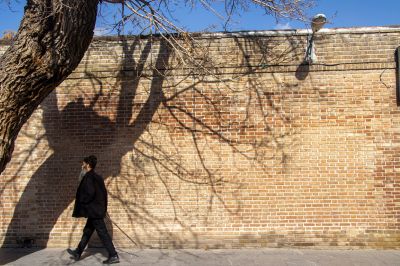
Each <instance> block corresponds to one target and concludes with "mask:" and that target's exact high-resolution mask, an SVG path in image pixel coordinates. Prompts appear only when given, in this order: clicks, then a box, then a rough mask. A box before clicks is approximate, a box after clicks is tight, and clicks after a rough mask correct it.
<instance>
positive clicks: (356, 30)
mask: <svg viewBox="0 0 400 266" xmlns="http://www.w3.org/2000/svg"><path fill="white" fill-rule="evenodd" d="M390 32H400V25H391V26H376V27H375V26H374V27H351V28H323V29H321V30H320V31H318V32H317V33H316V34H318V35H333V34H363V33H365V34H369V33H370V34H372V33H390ZM311 33H312V32H311V29H287V30H256V31H234V32H212V33H202V32H193V33H192V34H193V36H195V37H197V38H207V39H208V38H214V39H215V38H233V37H237V38H240V37H243V38H244V37H262V36H270V37H279V36H293V35H309V34H311ZM156 36H157V35H156ZM148 37H149V35H122V36H94V37H93V41H120V40H123V39H136V38H144V39H145V38H148ZM11 42H12V41H11V40H0V45H10V44H11Z"/></svg>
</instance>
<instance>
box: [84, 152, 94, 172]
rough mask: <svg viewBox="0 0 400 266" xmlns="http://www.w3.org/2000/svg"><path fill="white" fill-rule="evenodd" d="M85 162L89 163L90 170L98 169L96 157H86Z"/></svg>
mask: <svg viewBox="0 0 400 266" xmlns="http://www.w3.org/2000/svg"><path fill="white" fill-rule="evenodd" d="M83 161H84V162H85V163H87V164H88V165H89V166H90V168H92V169H94V168H95V167H96V164H97V158H96V156H94V155H90V156H88V157H85V158H84V159H83Z"/></svg>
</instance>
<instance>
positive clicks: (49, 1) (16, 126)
mask: <svg viewBox="0 0 400 266" xmlns="http://www.w3.org/2000/svg"><path fill="white" fill-rule="evenodd" d="M98 2H99V0H28V1H27V5H26V7H25V14H24V18H23V20H22V22H21V25H20V28H19V30H18V33H17V35H16V37H15V39H14V41H13V43H12V45H11V46H10V48H9V49H8V50H7V51H6V52H5V54H4V55H3V56H2V57H1V59H0V173H1V172H2V171H3V170H4V168H5V167H6V165H7V163H8V162H9V161H10V159H11V154H12V151H13V146H14V142H15V139H16V137H17V135H18V132H19V131H20V129H21V127H22V125H23V124H24V123H25V122H26V121H27V119H28V118H29V117H30V116H31V114H32V113H33V111H34V110H35V109H36V107H37V106H38V105H39V104H40V103H41V102H42V101H43V99H44V98H45V97H46V96H47V95H48V94H49V93H50V92H51V91H52V90H53V89H55V88H56V87H57V86H58V85H59V84H60V83H61V82H62V81H63V80H64V79H65V78H66V77H67V76H68V75H69V74H70V73H71V72H72V71H73V70H74V69H75V68H76V66H77V65H78V64H79V62H80V61H81V59H82V57H83V55H84V53H85V51H86V50H87V48H88V46H89V44H90V42H91V40H92V37H93V30H94V26H95V22H96V15H97V5H98Z"/></svg>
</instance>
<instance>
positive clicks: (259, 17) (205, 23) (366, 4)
mask: <svg viewBox="0 0 400 266" xmlns="http://www.w3.org/2000/svg"><path fill="white" fill-rule="evenodd" d="M5 2H6V1H5V0H0V36H2V35H3V34H4V32H5V31H17V29H18V27H19V23H20V20H21V18H22V15H23V7H24V5H25V3H26V0H13V2H12V4H11V7H9V6H7V5H6V4H5ZM177 2H178V3H179V2H180V1H179V0H178V1H177ZM182 2H183V1H182ZM114 7H115V5H114ZM101 10H102V13H103V15H104V17H105V20H104V19H98V22H97V25H96V30H95V33H96V34H97V35H104V34H115V33H116V32H115V31H110V30H109V27H108V26H107V22H110V21H113V17H112V16H111V15H110V14H111V11H110V10H109V9H107V8H105V7H104V6H103V7H102V9H101ZM172 10H173V12H174V16H175V17H176V18H177V22H178V23H179V24H180V25H185V26H186V29H187V30H189V31H192V32H193V31H203V30H205V29H209V31H223V30H224V26H223V25H224V22H223V21H222V20H221V19H219V18H218V17H217V16H215V15H214V14H212V13H211V12H208V11H205V10H201V9H195V10H189V9H184V8H182V7H181V6H179V5H178V6H176V7H173V8H172ZM399 10H400V0H380V1H377V0H317V5H316V6H315V7H314V8H312V9H311V10H309V11H308V12H307V15H308V17H310V18H311V17H313V16H314V15H315V14H318V13H323V14H325V15H326V17H327V18H328V24H327V25H326V26H325V27H326V28H343V27H344V28H347V27H369V26H390V25H400V16H399ZM307 24H308V23H305V22H301V21H290V20H281V21H278V22H276V21H275V19H274V18H273V17H271V16H267V15H265V14H264V13H263V12H262V11H261V10H260V9H256V8H250V9H249V11H248V12H245V13H243V14H242V15H241V16H236V17H235V18H234V21H233V23H232V24H231V26H229V27H228V28H227V30H228V31H242V30H250V31H251V30H276V29H305V28H309V25H307ZM210 26H211V27H210ZM124 33H125V34H129V33H130V32H129V31H128V30H126V31H125V32H124Z"/></svg>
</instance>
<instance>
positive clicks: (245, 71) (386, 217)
mask: <svg viewBox="0 0 400 266" xmlns="http://www.w3.org/2000/svg"><path fill="white" fill-rule="evenodd" d="M306 39H307V35H306V34H304V32H303V33H301V32H300V33H295V32H294V31H293V32H284V33H271V34H263V33H260V34H259V35H256V34H242V35H229V34H227V35H224V34H219V35H214V36H212V35H211V36H203V37H202V38H199V39H198V42H199V43H201V44H202V45H205V46H207V52H208V56H210V58H211V59H212V60H213V61H212V62H211V63H210V64H208V65H207V69H205V70H202V71H200V70H196V71H195V72H192V70H191V69H189V68H185V69H178V68H177V67H178V66H177V65H176V64H175V63H174V62H176V60H175V58H176V54H173V53H169V52H168V49H165V47H164V46H163V44H162V43H161V44H160V42H159V41H158V40H157V39H155V40H153V41H152V42H150V39H146V38H144V39H135V38H128V39H116V38H104V37H103V38H97V39H95V40H94V41H93V43H92V45H91V47H90V49H89V50H88V52H87V53H86V56H85V58H84V59H83V60H82V62H81V64H80V66H79V67H78V68H77V69H76V70H75V72H74V73H73V74H72V75H71V76H70V77H69V78H68V79H67V80H66V81H65V82H64V83H62V84H61V85H60V86H59V87H58V88H57V89H56V91H54V93H52V94H51V95H50V96H49V97H48V98H47V99H46V100H45V101H44V102H43V104H42V105H41V106H40V108H38V110H37V111H36V112H35V113H34V114H33V116H32V117H31V118H30V119H29V121H28V122H27V123H26V125H25V126H24V127H23V129H22V131H21V132H20V134H19V137H18V139H17V143H16V147H15V151H14V153H13V158H12V160H11V162H10V163H9V164H8V166H7V169H6V170H5V172H4V173H3V174H2V175H1V180H0V189H1V190H0V192H1V216H0V217H1V223H0V229H1V233H0V237H1V238H0V239H1V241H2V242H3V245H5V246H11V245H16V244H17V242H20V241H17V240H20V239H24V238H32V239H34V240H35V245H38V246H45V245H47V246H48V247H56V246H57V247H66V246H75V245H76V244H77V242H78V241H79V238H80V236H81V230H82V228H83V225H84V220H83V219H74V218H72V217H71V214H72V207H73V199H74V196H75V191H76V188H77V185H78V174H79V171H80V161H81V159H82V158H83V157H84V156H86V155H89V154H95V155H97V156H98V158H99V165H98V169H97V170H98V173H100V174H101V175H103V176H104V177H105V182H106V184H107V187H108V190H109V215H110V217H111V220H112V222H110V221H109V227H110V230H111V231H112V235H113V238H114V242H115V244H116V246H118V247H123V246H126V247H128V246H129V247H135V246H140V247H163V248H181V247H187V248H188V247H190V248H223V247H224V248H239V247H283V246H296V247H304V246H307V247H309V246H314V247H338V248H345V247H349V246H351V247H369V248H376V247H378V248H381V247H382V248H389V247H391V248H393V247H400V244H399V243H400V224H399V222H400V179H399V178H400V165H399V163H400V157H399V156H400V155H399V152H400V112H399V107H397V105H396V76H395V68H396V64H395V56H394V52H395V49H396V48H397V47H398V46H399V45H400V29H399V28H397V29H396V28H383V29H382V28H381V29H374V28H368V29H353V30H328V31H325V32H322V33H319V34H317V36H316V37H315V47H316V54H317V58H318V62H317V63H316V64H313V65H311V66H305V65H301V62H302V60H303V58H304V51H305V47H306ZM2 45H3V46H1V47H0V51H2V52H4V50H5V44H2ZM160 47H161V48H160ZM159 51H161V52H159ZM165 61H169V62H170V64H169V65H168V66H167V68H165V67H164V62H165ZM151 66H158V71H154V70H152V68H151Z"/></svg>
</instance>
